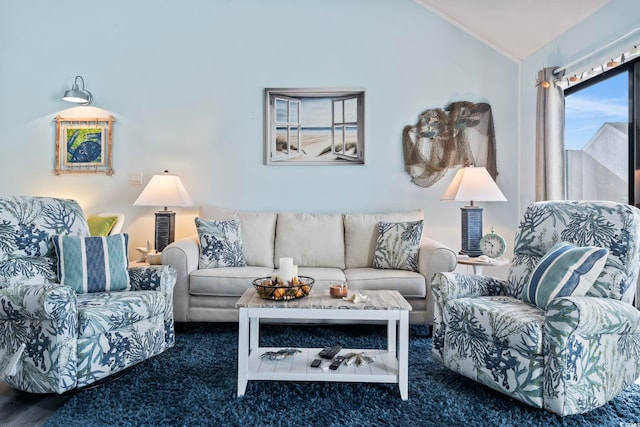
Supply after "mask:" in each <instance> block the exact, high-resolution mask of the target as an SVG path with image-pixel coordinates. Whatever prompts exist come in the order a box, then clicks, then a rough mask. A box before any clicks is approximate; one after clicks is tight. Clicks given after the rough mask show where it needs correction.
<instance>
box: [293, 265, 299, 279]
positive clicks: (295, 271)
mask: <svg viewBox="0 0 640 427" xmlns="http://www.w3.org/2000/svg"><path fill="white" fill-rule="evenodd" d="M293 277H298V266H297V265H294V266H293Z"/></svg>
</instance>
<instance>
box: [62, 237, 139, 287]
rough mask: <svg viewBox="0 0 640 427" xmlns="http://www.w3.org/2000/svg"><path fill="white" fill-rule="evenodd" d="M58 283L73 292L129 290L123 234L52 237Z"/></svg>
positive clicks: (126, 240)
mask: <svg viewBox="0 0 640 427" xmlns="http://www.w3.org/2000/svg"><path fill="white" fill-rule="evenodd" d="M52 238H53V245H54V246H55V248H56V253H57V255H58V280H59V281H60V283H62V284H63V285H66V286H70V287H71V288H72V289H73V290H74V291H76V292H77V293H81V294H84V293H90V292H105V291H122V290H126V289H129V272H128V270H127V267H128V258H127V248H128V246H127V244H128V241H129V236H128V235H127V234H115V235H113V236H106V237H77V236H60V235H56V236H53V237H52Z"/></svg>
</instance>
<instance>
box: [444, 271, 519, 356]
mask: <svg viewBox="0 0 640 427" xmlns="http://www.w3.org/2000/svg"><path fill="white" fill-rule="evenodd" d="M506 289H507V282H506V281H504V280H500V279H496V278H495V277H490V276H478V275H475V274H460V273H437V274H436V275H434V276H433V279H432V280H431V290H432V291H433V296H434V299H435V305H434V320H433V347H432V356H433V358H434V359H435V360H438V361H440V362H442V360H443V354H442V349H443V347H444V335H445V327H446V325H445V323H444V321H443V317H442V313H443V312H444V306H445V305H446V304H447V302H449V301H451V300H454V299H457V298H465V297H480V296H491V295H505V294H506Z"/></svg>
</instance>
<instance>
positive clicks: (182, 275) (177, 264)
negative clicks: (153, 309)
mask: <svg viewBox="0 0 640 427" xmlns="http://www.w3.org/2000/svg"><path fill="white" fill-rule="evenodd" d="M199 256H200V245H199V243H198V237H197V236H191V237H187V238H184V239H180V240H177V241H175V242H173V243H171V244H170V245H169V246H167V247H166V248H164V250H163V251H162V255H161V259H162V264H164V265H170V266H172V267H173V268H174V269H175V271H176V284H175V289H174V292H173V298H174V301H173V316H174V319H175V320H176V322H188V321H189V274H190V273H191V272H192V271H194V270H197V269H198V257H199Z"/></svg>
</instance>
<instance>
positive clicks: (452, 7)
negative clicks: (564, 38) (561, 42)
mask: <svg viewBox="0 0 640 427" xmlns="http://www.w3.org/2000/svg"><path fill="white" fill-rule="evenodd" d="M610 1H611V0H416V2H418V3H419V4H421V5H423V6H424V7H426V8H427V9H429V10H431V11H432V12H434V13H436V14H438V15H439V16H441V17H443V18H444V19H446V20H448V21H449V22H451V23H452V24H454V25H456V26H458V27H460V28H462V29H463V30H465V31H466V32H468V33H470V34H471V35H473V36H475V37H477V38H478V39H480V40H482V41H484V42H486V43H487V44H489V45H491V46H492V47H494V48H495V49H497V50H499V51H500V52H502V53H504V54H506V55H508V56H510V57H511V58H514V59H517V60H519V59H524V58H526V57H527V56H529V55H531V54H532V53H534V52H535V51H536V50H538V49H540V48H541V47H543V46H545V45H546V44H548V43H549V42H551V41H552V40H553V39H555V38H556V37H558V36H559V35H560V34H562V33H564V32H565V31H567V30H569V29H570V28H571V27H573V26H575V25H576V24H578V23H579V22H580V21H582V20H584V19H585V18H587V17H588V16H589V15H591V14H593V13H594V12H595V11H596V10H598V9H600V8H601V7H602V6H604V5H605V4H607V3H609V2H610Z"/></svg>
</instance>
